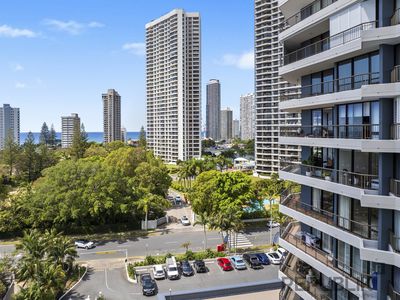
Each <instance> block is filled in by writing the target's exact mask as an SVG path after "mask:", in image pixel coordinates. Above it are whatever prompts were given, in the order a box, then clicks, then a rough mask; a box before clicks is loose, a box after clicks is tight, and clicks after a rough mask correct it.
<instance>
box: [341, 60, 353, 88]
mask: <svg viewBox="0 0 400 300" xmlns="http://www.w3.org/2000/svg"><path fill="white" fill-rule="evenodd" d="M349 89H351V60H347V61H344V62H341V63H339V65H338V91H339V92H341V91H347V90H349Z"/></svg>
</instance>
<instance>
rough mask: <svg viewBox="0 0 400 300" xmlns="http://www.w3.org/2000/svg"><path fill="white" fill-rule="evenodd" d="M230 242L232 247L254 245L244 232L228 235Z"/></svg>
mask: <svg viewBox="0 0 400 300" xmlns="http://www.w3.org/2000/svg"><path fill="white" fill-rule="evenodd" d="M228 243H229V245H230V247H231V248H248V247H252V246H253V244H252V243H251V242H250V241H249V239H248V238H247V237H246V236H245V235H244V234H243V233H236V237H235V233H233V234H232V236H228Z"/></svg>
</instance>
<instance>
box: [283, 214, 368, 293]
mask: <svg viewBox="0 0 400 300" xmlns="http://www.w3.org/2000/svg"><path fill="white" fill-rule="evenodd" d="M299 233H300V224H299V223H297V222H294V223H290V224H289V225H288V227H287V228H286V229H285V230H284V231H283V232H282V234H281V238H280V239H281V244H282V246H283V247H285V246H286V247H285V248H286V249H288V248H290V249H288V250H289V252H291V253H292V254H294V255H295V256H296V257H298V258H300V259H301V260H303V261H305V262H306V263H307V264H309V265H310V266H312V267H314V268H315V269H317V270H318V271H320V272H322V273H323V274H325V275H326V276H328V277H334V278H338V277H344V278H345V279H346V278H347V279H348V280H343V281H341V283H339V284H346V285H347V286H346V288H347V289H349V291H351V292H352V293H355V295H357V296H360V294H359V292H361V294H362V293H363V291H362V289H367V290H369V286H370V284H371V280H372V276H371V275H370V274H367V273H363V272H361V271H359V270H356V269H355V268H353V267H352V266H349V265H347V264H345V263H344V262H343V261H340V260H338V259H337V258H335V257H333V256H332V255H330V254H329V253H326V252H324V251H323V250H321V249H319V248H317V247H315V246H313V245H310V244H307V243H305V242H304V241H303V240H302V238H301V237H299ZM292 250H293V251H292ZM360 287H361V288H360ZM360 290H361V291H360Z"/></svg>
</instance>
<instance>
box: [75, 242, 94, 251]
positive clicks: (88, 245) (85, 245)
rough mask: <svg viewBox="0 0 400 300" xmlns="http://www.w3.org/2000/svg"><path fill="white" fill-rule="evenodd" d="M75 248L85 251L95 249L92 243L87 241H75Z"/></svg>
mask: <svg viewBox="0 0 400 300" xmlns="http://www.w3.org/2000/svg"><path fill="white" fill-rule="evenodd" d="M75 246H76V247H77V248H85V249H91V248H94V247H96V245H95V244H94V242H92V241H88V240H77V241H75Z"/></svg>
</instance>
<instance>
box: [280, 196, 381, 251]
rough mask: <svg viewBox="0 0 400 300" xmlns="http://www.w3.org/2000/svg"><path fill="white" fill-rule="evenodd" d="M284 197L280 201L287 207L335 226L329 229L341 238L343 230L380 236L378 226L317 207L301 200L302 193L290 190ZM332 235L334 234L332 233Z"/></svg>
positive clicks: (353, 233)
mask: <svg viewBox="0 0 400 300" xmlns="http://www.w3.org/2000/svg"><path fill="white" fill-rule="evenodd" d="M286 193H287V192H286ZM282 198H283V199H282ZM282 198H281V202H280V204H281V205H283V206H285V207H287V208H290V209H293V210H295V211H297V212H299V213H301V214H303V215H305V216H309V217H311V218H313V219H316V220H318V221H321V222H322V223H324V224H328V225H331V226H333V229H332V227H331V228H328V229H329V231H332V230H335V231H336V236H338V237H339V239H340V236H341V233H343V231H345V232H349V233H351V234H352V235H356V236H359V237H361V238H363V239H364V238H366V239H377V238H378V227H377V226H373V225H370V224H367V223H361V222H357V221H354V220H351V219H349V218H345V217H343V216H341V215H338V214H335V213H333V212H330V211H327V210H324V209H321V208H319V207H315V206H313V205H311V204H307V203H304V202H301V201H300V194H290V192H289V193H288V194H285V193H284V194H282ZM297 219H298V218H297ZM298 220H299V219H298ZM299 221H303V220H299ZM304 221H305V220H304ZM304 223H306V222H304ZM308 225H310V226H311V225H312V224H308ZM321 225H322V224H321ZM322 226H325V225H322ZM318 228H319V227H318ZM320 230H321V231H323V232H326V231H324V230H322V228H320ZM327 233H330V232H327ZM330 235H332V233H331V234H330ZM342 236H343V235H342ZM351 239H352V237H349V240H351ZM345 242H348V241H347V240H346V241H345ZM361 244H362V242H360V243H358V244H355V245H354V246H355V247H357V248H360V245H361Z"/></svg>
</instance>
